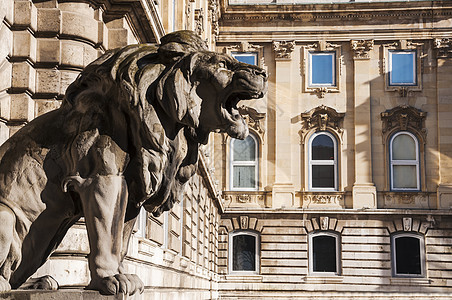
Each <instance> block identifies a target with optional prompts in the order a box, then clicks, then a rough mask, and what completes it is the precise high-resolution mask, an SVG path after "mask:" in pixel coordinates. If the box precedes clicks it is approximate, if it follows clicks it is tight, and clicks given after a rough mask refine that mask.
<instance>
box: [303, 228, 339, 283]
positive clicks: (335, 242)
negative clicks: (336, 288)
mask: <svg viewBox="0 0 452 300" xmlns="http://www.w3.org/2000/svg"><path fill="white" fill-rule="evenodd" d="M339 240H340V237H339V235H338V234H336V233H334V232H325V231H321V232H314V233H310V234H309V242H308V243H309V249H308V251H309V253H308V257H309V273H311V274H317V275H320V274H321V275H328V276H330V275H339V274H340V249H339V248H340V241H339Z"/></svg>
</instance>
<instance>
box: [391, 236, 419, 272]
mask: <svg viewBox="0 0 452 300" xmlns="http://www.w3.org/2000/svg"><path fill="white" fill-rule="evenodd" d="M391 252H392V265H393V275H394V276H405V277H421V276H424V274H425V270H424V264H425V258H424V257H425V249H424V237H423V236H422V235H420V234H415V233H406V232H401V233H394V234H393V235H392V236H391Z"/></svg>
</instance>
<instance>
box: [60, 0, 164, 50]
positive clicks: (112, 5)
mask: <svg viewBox="0 0 452 300" xmlns="http://www.w3.org/2000/svg"><path fill="white" fill-rule="evenodd" d="M59 2H66V0H59ZM81 2H85V3H89V4H90V5H92V6H94V7H100V8H102V10H103V20H104V21H105V22H108V21H111V20H114V19H119V18H122V17H125V18H126V19H127V20H128V21H129V24H130V26H131V27H132V30H133V31H134V33H135V34H136V36H137V37H138V39H139V42H140V43H157V42H159V41H160V38H161V37H162V36H163V35H165V30H164V28H163V25H162V20H161V19H160V17H159V16H158V13H157V8H156V7H155V3H154V1H152V0H82V1H81Z"/></svg>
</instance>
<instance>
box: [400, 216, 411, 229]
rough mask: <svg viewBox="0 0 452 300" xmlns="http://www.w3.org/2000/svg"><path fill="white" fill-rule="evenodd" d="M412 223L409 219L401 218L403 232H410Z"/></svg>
mask: <svg viewBox="0 0 452 300" xmlns="http://www.w3.org/2000/svg"><path fill="white" fill-rule="evenodd" d="M412 222H413V219H411V218H403V219H402V223H403V231H411V224H412Z"/></svg>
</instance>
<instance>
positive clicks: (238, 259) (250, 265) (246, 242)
mask: <svg viewBox="0 0 452 300" xmlns="http://www.w3.org/2000/svg"><path fill="white" fill-rule="evenodd" d="M258 253H259V235H258V234H257V233H255V232H251V231H237V232H233V233H231V234H230V235H229V272H250V273H257V272H258V271H259V255H258Z"/></svg>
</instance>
